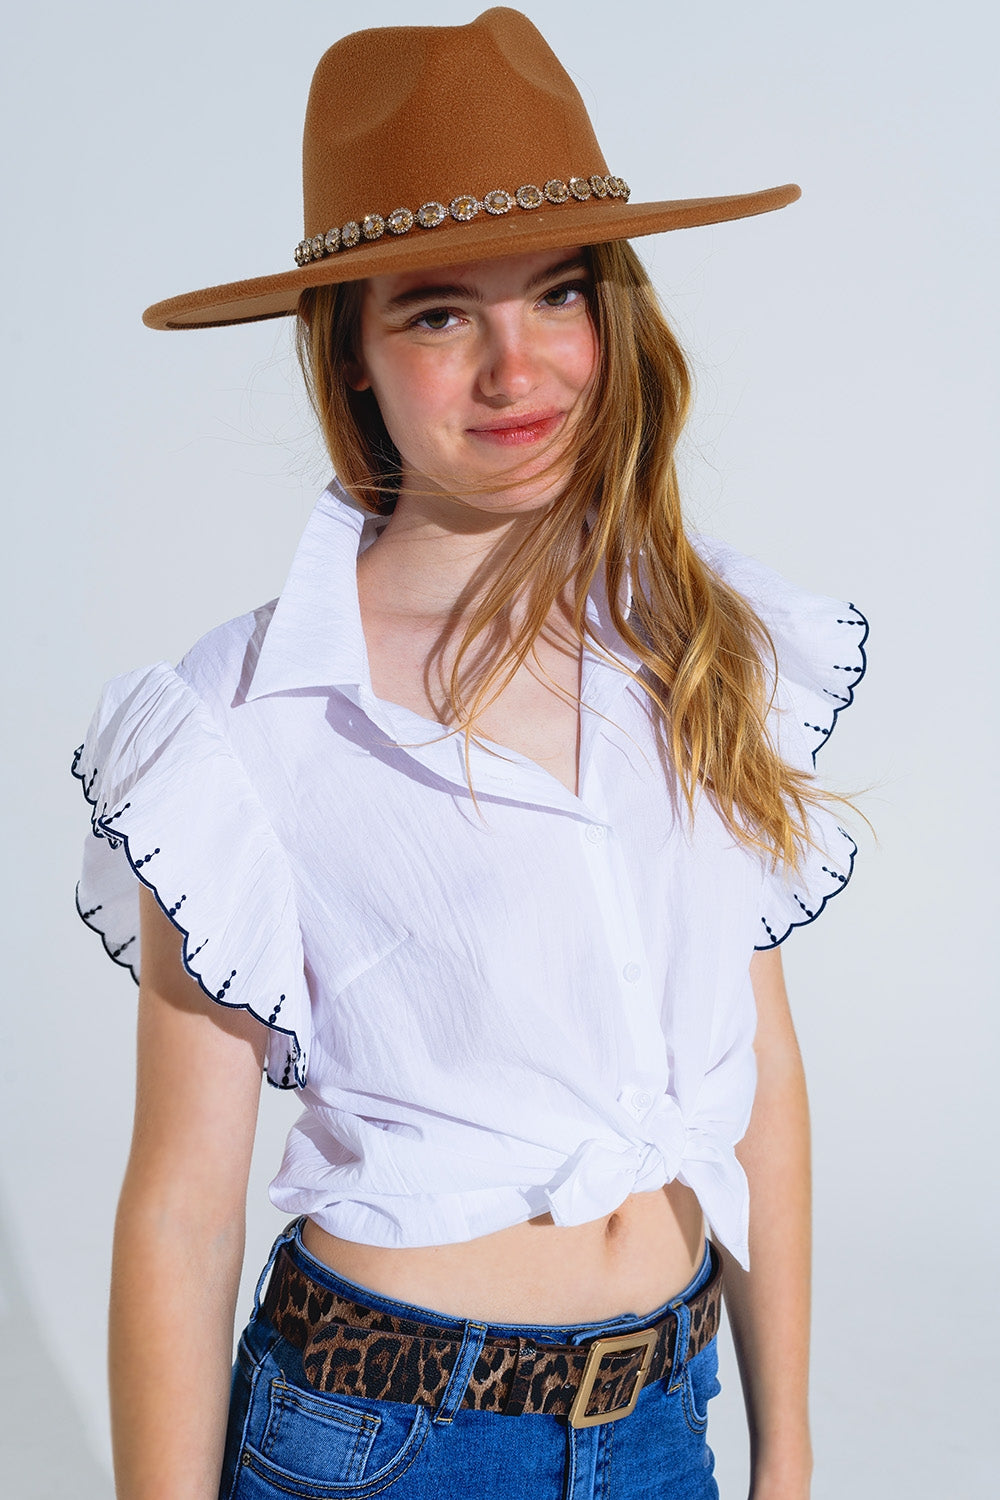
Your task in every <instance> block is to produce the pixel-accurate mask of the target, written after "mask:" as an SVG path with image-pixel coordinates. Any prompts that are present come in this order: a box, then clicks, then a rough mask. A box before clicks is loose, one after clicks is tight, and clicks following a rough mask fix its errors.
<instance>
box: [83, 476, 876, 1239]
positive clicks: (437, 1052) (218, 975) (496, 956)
mask: <svg viewBox="0 0 1000 1500" xmlns="http://www.w3.org/2000/svg"><path fill="white" fill-rule="evenodd" d="M375 527H376V522H375V521H374V520H373V519H372V518H370V517H366V516H365V514H364V513H363V512H361V511H360V510H359V509H357V508H356V507H355V506H354V505H353V503H352V502H351V501H350V500H349V499H348V497H347V496H346V494H345V493H344V491H343V490H342V489H341V488H340V487H339V486H338V485H337V484H336V483H334V484H332V485H331V486H330V487H329V489H328V490H327V491H325V492H324V494H323V496H322V497H321V499H320V501H319V504H318V505H317V507H316V510H315V511H314V513H313V516H312V518H311V520H310V522H309V524H308V527H307V529H306V531H305V534H304V536H303V539H302V542H301V544H300V546H299V549H298V552H297V553H296V557H295V561H294V564H293V566H292V570H291V574H290V577H289V579H288V583H287V586H286V588H285V590H284V592H283V593H282V595H281V598H280V599H279V600H278V601H277V603H276V604H270V605H267V606H264V607H263V608H261V609H259V610H257V611H256V612H255V613H253V614H251V615H247V616H244V617H243V618H241V619H238V620H234V621H230V622H229V623H228V624H226V625H223V626H220V627H219V628H218V629H217V630H214V631H212V632H211V633H210V634H209V635H207V636H206V637H204V639H203V640H201V641H200V642H199V643H198V644H197V645H196V646H195V647H194V649H193V650H192V651H191V652H189V654H188V655H187V656H186V657H185V658H184V660H183V661H182V662H181V664H180V666H179V667H177V668H176V669H175V668H173V667H171V666H169V665H168V664H166V663H160V664H159V665H156V666H153V667H150V668H146V669H143V670H140V671H137V672H133V673H129V674H128V675H126V676H124V677H120V678H117V679H115V680H114V681H112V682H111V683H109V684H108V686H107V687H106V689H105V691H104V695H103V697H102V699H101V703H100V706H99V707H98V710H97V713H96V715H95V718H94V721H93V723H92V725H91V728H90V731H89V733H88V736H87V740H86V742H85V744H84V745H83V746H82V747H81V750H80V751H79V752H78V754H77V759H76V762H75V766H74V769H75V772H76V774H77V775H78V776H79V777H80V779H81V781H82V783H83V789H84V791H85V793H86V795H87V797H88V800H89V801H90V802H91V804H92V808H93V812H92V832H93V834H94V835H96V837H90V838H88V840H87V850H86V855H85V861H84V872H83V878H82V880H81V882H80V887H79V891H78V904H79V907H80V912H81V915H82V916H83V918H84V920H85V921H86V922H87V923H88V924H89V925H90V926H92V927H94V928H96V929H97V930H98V931H99V932H100V933H101V934H102V936H103V939H104V943H105V946H106V948H107V950H108V952H109V954H110V955H111V957H112V958H114V959H116V960H117V961H118V962H119V963H122V964H124V965H127V966H128V967H129V968H130V969H131V970H132V973H133V975H134V976H135V977H136V978H138V974H139V951H138V950H139V938H138V917H137V888H138V881H142V882H143V883H144V884H146V885H148V886H150V887H151V888H152V889H153V890H154V891H155V893H156V896H157V898H158V900H159V902H160V905H161V906H162V907H163V909H164V911H165V912H166V913H167V915H168V916H169V917H170V919H171V920H172V921H173V922H174V924H175V925H176V926H177V927H178V928H180V930H181V931H182V932H183V933H184V945H183V958H184V963H185V966H186V967H187V969H188V970H189V972H190V973H191V974H192V975H193V976H194V977H195V978H196V979H197V980H198V981H199V982H200V984H201V985H202V987H203V989H205V991H206V992H207V993H208V994H209V995H210V996H212V998H213V999H215V1000H217V1001H218V1002H219V1003H221V1004H224V1005H231V1006H241V1007H244V1008H246V1009H248V1010H250V1011H251V1012H252V1013H253V1014H254V1015H255V1016H257V1017H258V1018H259V1019H260V1020H261V1021H262V1022H263V1023H264V1024H265V1025H266V1026H267V1027H269V1028H270V1032H271V1035H270V1039H269V1051H268V1076H269V1078H270V1080H271V1081H272V1082H273V1083H275V1084H277V1085H279V1086H283V1087H294V1088H297V1089H299V1090H300V1093H301V1098H302V1103H303V1106H304V1112H303V1114H302V1116H301V1118H300V1119H299V1121H298V1122H297V1124H296V1125H295V1126H294V1128H293V1129H292V1132H291V1134H290V1137H289V1140H288V1144H287V1147H286V1151H285V1155H284V1160H283V1162H282V1165H281V1169H280V1171H279V1173H278V1176H277V1177H276V1179H275V1181H274V1183H273V1184H272V1187H271V1196H272V1198H273V1200H274V1202H275V1203H276V1204H277V1205H278V1206H279V1207H280V1208H282V1209H284V1210H285V1211H287V1212H290V1213H296V1214H299V1213H305V1214H309V1215H310V1216H311V1217H312V1218H314V1219H315V1220H316V1222H317V1223H318V1224H320V1225H321V1226H322V1227H323V1228H324V1229H326V1230H328V1231H329V1232H330V1233H331V1234H335V1235H339V1236H341V1237H343V1238H345V1239H350V1240H357V1241H361V1242H363V1243H367V1244H377V1245H386V1246H412V1245H431V1244H443V1243H447V1242H451V1241H458V1240H468V1239H472V1238H475V1237H476V1236H479V1235H484V1234H489V1233H491V1232H492V1231H495V1230H498V1229H502V1228H505V1227H506V1226H508V1225H511V1224H515V1223H519V1222H521V1221H523V1220H526V1219H529V1218H533V1217H535V1216H537V1215H539V1214H543V1213H546V1212H548V1213H551V1215H552V1218H553V1220H554V1221H555V1223H557V1224H561V1225H568V1224H580V1223H584V1222H586V1221H589V1220H593V1219H596V1218H599V1217H601V1216H602V1215H605V1214H607V1213H609V1212H611V1211H612V1210H613V1209H615V1208H617V1207H618V1206H619V1205H620V1204H621V1203H622V1202H623V1201H624V1199H625V1198H626V1197H627V1196H628V1195H629V1194H630V1193H634V1192H643V1191H649V1190H653V1189H657V1188H659V1187H661V1186H662V1185H663V1184H664V1183H666V1182H669V1181H671V1180H673V1179H675V1178H676V1179H678V1180H680V1181H681V1182H683V1183H686V1184H687V1185H688V1186H689V1187H691V1188H692V1189H693V1190H694V1192H695V1193H696V1194H697V1196H698V1199H699V1201H700V1203H701V1205H702V1207H703V1209H704V1212H705V1214H706V1217H707V1219H708V1221H709V1224H710V1226H711V1227H712V1229H713V1230H714V1232H715V1233H716V1235H717V1236H718V1238H719V1239H720V1240H721V1241H722V1243H723V1244H725V1245H727V1246H728V1247H729V1249H730V1250H731V1251H732V1252H733V1254H734V1255H736V1256H737V1257H738V1258H739V1259H740V1260H741V1261H742V1262H743V1263H744V1264H746V1261H747V1224H748V1201H747V1198H748V1195H747V1184H746V1179H745V1177H744V1175H743V1172H742V1170H741V1168H740V1166H739V1164H738V1162H737V1160H736V1157H735V1154H734V1150H733V1148H734V1146H735V1144H736V1142H737V1141H738V1140H739V1139H740V1137H741V1136H742V1135H743V1133H744V1131H745V1129H746V1126H747V1122H748V1120H749V1116H750V1109H751V1105H752V1102H753V1094H754V1082H755V1073H754V1057H753V1050H752V1041H753V1033H754V1019H755V1017H754V1004H753V996H752V992H751V988H750V982H749V976H748V964H749V960H750V956H751V954H752V952H753V950H754V948H755V947H768V946H771V945H773V944H774V943H776V942H780V941H781V940H782V939H783V938H784V937H786V936H787V934H788V933H789V932H790V931H791V929H792V927H794V926H796V925H800V924H802V923H805V922H808V921H810V920H811V919H812V918H813V917H815V916H816V915H817V914H818V913H819V911H820V910H821V909H822V907H823V905H824V904H825V902H826V900H827V899H828V898H829V897H830V896H832V895H835V894H836V893H837V892H838V891H839V890H840V889H841V888H842V887H843V885H844V884H845V883H846V881H847V879H848V877H849V874H850V870H851V864H852V860H853V856H854V845H853V843H852V841H851V840H850V838H849V837H848V835H847V834H846V833H845V832H844V831H843V830H842V829H840V828H839V827H838V826H837V823H836V820H835V818H834V817H833V816H832V815H830V814H827V813H825V812H820V813H818V814H816V816H815V836H816V842H817V845H818V847H817V848H816V849H814V850H812V851H810V853H809V855H808V857H807V860H806V864H805V867H804V869H803V870H802V871H801V872H800V873H799V874H798V875H795V876H789V877H786V876H785V875H784V874H783V873H780V872H779V873H777V874H772V873H769V872H768V870H767V867H766V864H765V862H763V861H762V860H761V859H760V858H759V857H758V856H756V855H755V854H754V853H753V852H752V851H749V850H747V849H745V848H743V847H741V846H739V845H737V844H736V843H735V842H734V840H733V838H732V836H731V835H730V833H729V832H728V831H727V829H726V828H725V826H724V825H723V823H722V822H721V820H720V819H719V818H718V816H717V815H716V813H715V812H714V810H713V808H712V806H711V804H710V802H709V801H708V799H707V798H702V799H701V800H700V802H699V804H698V809H697V815H696V818H695V821H694V825H693V827H691V826H690V825H689V823H688V821H687V820H686V818H685V816H684V815H683V814H681V813H679V812H678V810H677V808H676V806H675V804H674V802H673V800H672V798H671V796H670V793H669V789H668V787H667V785H666V781H665V778H664V773H663V769H662V766H661V763H660V761H659V760H658V759H657V755H656V750H655V747H654V744H653V738H652V733H651V728H650V721H649V714H648V708H647V702H646V699H645V695H644V694H643V693H642V691H641V689H639V688H638V687H637V686H636V685H635V684H634V683H633V682H632V681H631V679H630V678H629V677H628V676H627V675H626V674H625V673H623V672H622V671H620V670H619V669H618V668H617V667H616V666H615V665H614V663H613V662H609V661H607V660H605V659H602V657H601V656H600V655H598V654H597V653H596V652H593V651H590V650H586V651H585V654H584V665H583V677H582V711H581V744H580V778H579V795H577V796H574V795H573V793H572V792H570V791H568V790H567V789H566V788H565V787H564V786H562V785H561V783H560V782H558V781H557V780H556V779H555V778H554V777H552V776H551V775H550V774H549V773H548V772H546V771H544V770H542V769H541V768H540V767H539V766H538V765H536V764H535V763H534V762H532V761H530V760H528V759H527V758H526V757H525V756H523V755H519V754H517V753H516V752H514V751H510V750H506V749H504V748H503V747H502V746H495V745H490V746H487V745H483V744H475V743H473V745H472V747H471V775H472V784H473V786H474V788H475V791H476V799H477V801H478V810H477V807H476V805H475V804H474V802H473V799H472V796H471V795H470V790H469V785H468V783H467V780H466V771H465V764H464V744H463V737H462V736H461V735H448V734H446V733H444V731H442V729H441V727H440V726H438V725H435V724H432V723H431V722H429V721H428V720H426V719H423V718H421V717H420V716H419V715H417V714H415V713H413V712H411V711H409V710H407V709H404V708H401V707H399V706H398V705H394V704H391V703H387V702H384V701H382V700H380V699H378V698H377V697H376V696H375V695H374V693H373V691H372V686H371V680H370V676H369V671H368V661H367V655H366V651H365V642H364V636H363V633H362V626H361V616H360V610H359V606H358V596H357V586H356V561H357V555H358V550H359V547H363V546H364V545H366V544H367V543H368V542H370V541H371V540H372V539H373V538H374V535H375ZM698 546H699V549H700V550H701V551H702V553H703V555H704V556H705V558H706V560H707V561H708V562H709V564H710V565H711V566H713V567H714V568H716V569H717V571H718V572H719V573H720V574H721V575H722V576H723V577H725V578H726V580H727V581H728V582H729V583H730V584H731V585H732V586H733V587H735V588H738V589H740V591H741V592H742V593H743V594H744V595H745V596H746V597H747V598H748V599H749V601H750V603H751V604H752V605H753V607H754V608H755V609H756V610H757V612H758V614H759V615H760V616H761V617H762V618H763V619H764V621H765V623H766V624H767V625H768V627H769V628H770V630H771V632H772V636H773V637H774V640H775V645H776V648H777V651H778V658H779V683H778V691H777V696H776V703H775V709H774V713H773V721H772V722H773V728H774V732H775V734H776V736H777V738H778V741H779V744H780V748H781V752H782V754H783V755H784V756H785V758H786V759H787V760H789V761H791V762H792V763H794V764H797V765H802V766H809V767H811V764H812V757H813V755H814V754H815V751H816V749H818V748H819V746H820V745H821V744H822V743H823V741H824V740H825V739H826V737H827V736H828V735H829V733H830V731H831V729H832V728H833V724H834V722H835V719H836V715H837V713H838V712H839V711H840V709H841V708H843V707H845V706H846V705H847V704H848V703H849V702H850V700H851V696H852V689H853V687H854V685H855V684H856V682H857V681H858V680H859V678H860V676H861V674H862V671H863V669H864V651H863V644H864V638H865V634H866V627H865V622H864V620H863V618H862V616H861V615H860V614H858V612H857V611H856V610H854V609H853V608H852V607H851V606H849V605H841V604H838V603H836V601H832V600H828V599H819V598H816V597H814V596H810V595H806V594H803V593H801V592H800V591H799V590H797V589H795V588H793V587H792V586H791V585H789V584H787V583H785V582H784V581H783V580H782V579H780V578H778V576H777V575H776V574H774V573H772V572H770V571H769V570H767V569H765V568H763V567H762V566H761V565H759V564H757V563H755V562H752V561H750V560H748V559H746V558H742V557H740V556H739V555H738V554H736V553H734V552H732V551H731V550H730V549H728V548H725V547H721V546H719V545H718V544H709V543H705V542H699V543H698ZM589 619H590V622H591V625H592V626H593V627H594V629H595V631H596V633H597V637H598V639H599V641H600V643H601V644H602V645H603V646H604V647H605V648H606V649H607V650H608V651H610V652H611V653H612V654H613V656H614V657H615V658H616V659H617V660H618V661H622V662H624V663H626V664H633V658H631V657H630V656H629V654H628V652H627V650H626V648H625V646H624V644H623V643H622V642H621V640H620V639H619V638H618V637H617V635H616V634H615V633H614V631H613V629H612V626H611V624H610V620H609V619H608V614H607V608H606V601H602V598H601V595H600V592H599V591H595V592H594V594H593V596H592V598H591V600H590V604H589Z"/></svg>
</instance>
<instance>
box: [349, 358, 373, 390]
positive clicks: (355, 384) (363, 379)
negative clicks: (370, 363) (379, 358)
mask: <svg viewBox="0 0 1000 1500" xmlns="http://www.w3.org/2000/svg"><path fill="white" fill-rule="evenodd" d="M344 379H345V380H346V381H347V384H348V385H349V386H350V388H351V390H352V391H370V390H371V385H372V383H371V381H370V380H369V379H368V375H367V373H366V371H365V367H364V365H363V364H362V363H361V361H360V359H348V360H345V362H344Z"/></svg>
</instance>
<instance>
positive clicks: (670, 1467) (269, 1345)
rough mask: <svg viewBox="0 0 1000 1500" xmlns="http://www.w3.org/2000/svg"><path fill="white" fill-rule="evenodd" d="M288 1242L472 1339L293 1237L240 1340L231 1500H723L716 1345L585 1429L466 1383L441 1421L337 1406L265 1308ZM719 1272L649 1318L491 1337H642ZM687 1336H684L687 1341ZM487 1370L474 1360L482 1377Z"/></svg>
mask: <svg viewBox="0 0 1000 1500" xmlns="http://www.w3.org/2000/svg"><path fill="white" fill-rule="evenodd" d="M282 1244H287V1245H288V1248H289V1251H290V1253H291V1255H292V1256H293V1258H294V1259H295V1260H296V1261H297V1262H298V1264H299V1266H300V1267H301V1269H302V1270H304V1271H305V1272H306V1273H307V1274H308V1275H309V1276H311V1277H312V1279H313V1280H314V1281H318V1282H321V1283H322V1284H323V1285H324V1286H326V1287H330V1288H331V1289H332V1290H334V1291H336V1292H339V1293H340V1294H341V1296H344V1297H349V1298H351V1299H353V1300H354V1301H355V1302H360V1303H362V1304H363V1305H364V1306H365V1307H370V1308H378V1309H381V1310H383V1311H386V1312H388V1313H390V1314H394V1315H396V1316H402V1317H410V1318H413V1317H417V1318H422V1319H426V1321H427V1322H429V1323H434V1324H437V1325H439V1326H442V1327H445V1328H450V1329H454V1330H455V1333H456V1337H458V1338H461V1337H462V1336H463V1331H464V1332H465V1334H466V1336H468V1326H467V1324H466V1323H465V1322H464V1321H463V1319H461V1318H454V1317H448V1316H446V1315H445V1314H444V1313H439V1312H435V1311H433V1310H431V1309H429V1308H417V1307H413V1306H411V1305H410V1304H409V1303H403V1302H397V1301H395V1300H393V1299H392V1298H391V1297H383V1296H381V1295H380V1294H379V1293H377V1292H372V1291H370V1290H369V1289H368V1288H367V1287H363V1286H359V1285H358V1283H357V1282H354V1281H348V1280H346V1279H345V1278H344V1277H341V1276H337V1275H336V1274H335V1273H334V1272H333V1271H331V1270H330V1269H329V1268H328V1267H327V1266H324V1265H323V1264H322V1263H321V1262H320V1261H317V1260H315V1259H314V1258H313V1256H311V1255H310V1254H309V1252H308V1251H307V1250H306V1249H305V1247H304V1246H303V1244H302V1241H301V1236H300V1232H299V1226H298V1225H296V1226H294V1227H290V1228H289V1229H288V1230H286V1231H285V1233H284V1234H283V1235H280V1236H279V1238H278V1240H277V1242H276V1244H275V1247H274V1250H273V1251H272V1252H271V1259H270V1260H269V1261H268V1263H267V1265H266V1266H265V1268H264V1271H263V1272H262V1273H261V1278H260V1281H259V1283H258V1286H257V1296H256V1298H255V1300H254V1312H253V1316H252V1317H251V1319H250V1322H249V1324H248V1325H247V1328H246V1329H245V1331H244V1333H243V1336H242V1338H241V1339H240V1344H239V1350H238V1353H237V1359H236V1364H235V1367H234V1370H233V1391H232V1403H231V1407H230V1414H229V1428H228V1432H227V1436H226V1455H225V1461H224V1464H223V1472H222V1483H221V1487H220V1490H219V1497H220V1500H278V1497H281V1500H289V1497H296V1496H298V1497H302V1500H317V1497H323V1500H361V1497H365V1500H368V1497H372V1500H374V1497H383V1496H384V1497H385V1500H611V1497H613V1500H667V1497H669V1500H718V1493H719V1492H718V1488H717V1486H716V1483H715V1480H714V1478H713V1477H712V1470H713V1467H714V1460H713V1457H712V1451H711V1449H710V1448H709V1446H708V1443H707V1442H706V1440H705V1428H706V1425H707V1413H708V1403H709V1401H710V1399H711V1398H712V1396H714V1395H716V1394H717V1393H718V1390H719V1383H718V1379H717V1376H716V1370H717V1364H718V1361H717V1356H716V1347H715V1342H714V1340H713V1341H712V1343H710V1344H708V1345H707V1346H706V1347H705V1348H704V1349H702V1350H701V1352H700V1353H699V1354H697V1355H695V1357H694V1358H693V1359H690V1360H687V1361H684V1359H683V1352H682V1350H681V1349H678V1359H677V1360H676V1361H675V1364H676V1368H675V1370H674V1372H673V1374H672V1375H671V1376H670V1377H669V1379H664V1380H658V1381H654V1382H653V1383H652V1384H650V1385H647V1386H645V1387H644V1389H643V1390H642V1391H641V1392H640V1395H639V1399H638V1401H637V1402H636V1405H635V1408H634V1409H633V1410H632V1411H631V1412H630V1413H629V1415H628V1416H626V1417H620V1418H619V1419H618V1420H617V1421H614V1422H605V1423H601V1424H599V1425H597V1426H593V1427H580V1428H576V1427H572V1426H570V1425H569V1423H568V1422H567V1420H566V1418H564V1417H556V1416H549V1415H545V1414H542V1413H527V1414H524V1415H521V1416H503V1415H501V1414H499V1413H497V1412H492V1411H478V1410H473V1409H471V1408H465V1409H463V1408H462V1407H461V1406H460V1405H459V1403H460V1402H461V1399H462V1395H463V1392H464V1386H463V1385H462V1383H461V1381H458V1382H457V1383H456V1382H455V1381H454V1380H453V1381H452V1382H451V1383H450V1384H449V1388H448V1390H447V1392H446V1393H445V1397H444V1400H443V1401H442V1404H441V1406H440V1407H439V1408H438V1410H437V1411H436V1412H435V1411H431V1410H430V1409H429V1408H427V1407H424V1406H410V1405H406V1404H404V1403H402V1402H398V1401H374V1400H370V1399H368V1398H367V1397H359V1396H341V1395H327V1394H326V1393H324V1392H321V1391H317V1390H314V1389H313V1388H312V1387H311V1386H310V1384H309V1382H308V1381H307V1380H306V1378H305V1375H304V1374H303V1370H302V1356H301V1353H300V1351H299V1350H298V1349H296V1348H294V1347H293V1346H292V1345H291V1344H289V1343H287V1342H286V1341H285V1340H284V1339H283V1338H281V1337H280V1335H279V1334H278V1333H276V1332H275V1330H274V1328H273V1327H272V1326H271V1324H270V1323H268V1322H267V1320H266V1319H265V1318H264V1316H263V1314H262V1312H261V1310H260V1294H261V1289H262V1287H263V1285H264V1281H265V1278H266V1276H267V1273H268V1271H269V1270H270V1267H271V1263H272V1261H273V1259H274V1254H275V1252H276V1251H277V1249H278V1247H279V1246H280V1245H282ZM709 1271H710V1264H709V1258H708V1252H707V1249H706V1253H705V1259H704V1262H703V1263H702V1266H701V1268H700V1270H699V1272H698V1274H697V1276H696V1277H695V1279H694V1280H693V1281H692V1282H691V1284H690V1286H688V1287H686V1288H685V1289H684V1292H682V1293H681V1294H680V1295H679V1297H676V1298H672V1299H671V1302H670V1303H664V1305H663V1307H660V1308H657V1309H656V1311H655V1312H652V1313H649V1314H647V1315H646V1316H645V1317H643V1318H639V1317H636V1316H634V1315H633V1314H630V1313H625V1314H622V1316H620V1317H617V1318H610V1319H608V1320H606V1321H605V1322H602V1323H574V1324H571V1325H569V1326H567V1327H554V1326H552V1325H550V1324H533V1325H529V1324H512V1323H511V1324H508V1323H491V1324H490V1325H489V1328H488V1334H489V1335H495V1336H500V1337H516V1336H521V1337H527V1338H533V1339H535V1340H536V1341H537V1342H539V1343H560V1344H578V1343H583V1342H585V1341H586V1340H588V1339H592V1338H595V1337H600V1336H604V1335H615V1334H620V1333H631V1332H634V1331H636V1330H638V1329H640V1328H644V1327H646V1326H648V1325H649V1324H650V1323H655V1322H657V1321H658V1320H659V1319H660V1318H662V1317H663V1315H664V1314H665V1313H666V1311H667V1309H668V1307H669V1306H671V1305H672V1304H676V1303H677V1302H679V1301H681V1300H683V1299H685V1298H687V1297H690V1296H692V1295H693V1294H694V1292H695V1291H697V1289H698V1287H700V1286H701V1285H702V1283H703V1282H704V1281H705V1280H707V1278H708V1275H709ZM681 1326H682V1328H684V1327H686V1320H683V1321H682V1325H681ZM685 1338H686V1335H685V1334H683V1333H682V1335H681V1342H683V1341H684V1339H685ZM473 1363H474V1360H468V1361H467V1365H468V1368H469V1369H471V1367H472V1364H473ZM467 1378H468V1377H467V1375H466V1380H467ZM442 1419H443V1420H442Z"/></svg>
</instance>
